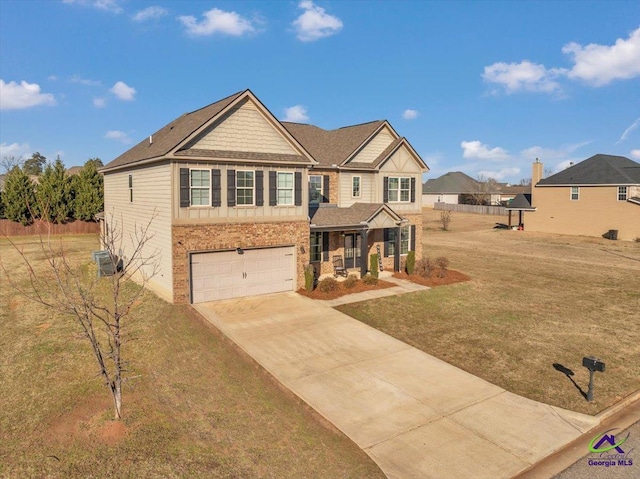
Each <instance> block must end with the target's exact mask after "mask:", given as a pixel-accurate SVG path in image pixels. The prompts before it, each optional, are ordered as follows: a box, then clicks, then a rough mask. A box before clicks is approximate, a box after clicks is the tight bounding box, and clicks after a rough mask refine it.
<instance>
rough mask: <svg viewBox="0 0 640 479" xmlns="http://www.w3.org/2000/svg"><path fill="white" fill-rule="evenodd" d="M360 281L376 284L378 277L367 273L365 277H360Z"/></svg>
mask: <svg viewBox="0 0 640 479" xmlns="http://www.w3.org/2000/svg"><path fill="white" fill-rule="evenodd" d="M376 256H377V255H376ZM362 282H363V283H364V284H368V285H374V284H378V278H377V277H374V276H373V275H372V274H369V273H367V274H366V275H365V277H364V278H362Z"/></svg>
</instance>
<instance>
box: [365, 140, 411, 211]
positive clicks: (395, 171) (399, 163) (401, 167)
mask: <svg viewBox="0 0 640 479" xmlns="http://www.w3.org/2000/svg"><path fill="white" fill-rule="evenodd" d="M379 176H380V178H379V180H378V182H377V184H376V187H377V190H378V193H377V197H378V198H380V201H382V199H383V198H384V196H383V187H384V179H383V178H384V177H385V176H397V177H410V178H415V182H416V201H415V203H411V202H389V206H391V208H393V210H394V211H396V212H398V213H401V212H402V213H404V212H411V211H420V210H422V194H421V193H422V167H421V165H419V164H418V162H417V161H416V160H415V159H414V158H413V155H411V153H410V152H409V151H408V150H407V149H406V148H405V147H404V146H401V147H400V148H398V150H397V151H396V152H395V153H394V154H393V155H392V156H391V158H389V159H388V160H387V161H386V162H385V163H384V164H383V165H382V166H381V167H380V175H379Z"/></svg>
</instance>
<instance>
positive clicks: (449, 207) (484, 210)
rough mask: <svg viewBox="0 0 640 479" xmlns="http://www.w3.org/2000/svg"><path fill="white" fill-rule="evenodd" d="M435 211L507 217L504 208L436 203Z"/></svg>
mask: <svg viewBox="0 0 640 479" xmlns="http://www.w3.org/2000/svg"><path fill="white" fill-rule="evenodd" d="M433 209H434V210H441V211H458V212H460V213H477V214H481V215H506V214H507V210H506V208H505V207H504V206H482V205H454V204H452V203H434V204H433Z"/></svg>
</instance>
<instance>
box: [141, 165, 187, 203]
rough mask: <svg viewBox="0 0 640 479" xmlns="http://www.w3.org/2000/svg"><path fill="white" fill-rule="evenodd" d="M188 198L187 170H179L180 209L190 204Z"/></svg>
mask: <svg viewBox="0 0 640 479" xmlns="http://www.w3.org/2000/svg"><path fill="white" fill-rule="evenodd" d="M129 178H131V176H129ZM190 196H191V191H190V190H189V168H180V208H186V207H188V206H189V205H190V204H191V198H190Z"/></svg>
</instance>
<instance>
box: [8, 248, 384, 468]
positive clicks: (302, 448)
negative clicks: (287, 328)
mask: <svg viewBox="0 0 640 479" xmlns="http://www.w3.org/2000/svg"><path fill="white" fill-rule="evenodd" d="M20 241H21V243H22V244H24V247H25V249H26V251H27V252H28V254H29V255H30V256H31V257H36V256H37V255H38V254H39V253H38V249H37V239H34V238H26V239H21V240H20ZM97 243H98V242H97V237H96V236H75V237H67V238H65V245H68V251H69V253H70V254H72V255H74V256H75V257H76V258H77V259H79V260H82V261H84V260H87V261H88V260H89V259H90V257H89V252H90V251H91V250H95V249H97V246H98V244H97ZM0 255H1V258H2V261H3V263H4V264H5V265H6V266H7V267H8V269H9V270H10V271H11V272H12V275H14V276H13V277H14V278H21V276H20V275H21V274H22V272H21V270H20V268H19V267H18V265H19V261H18V258H17V255H16V254H15V253H14V252H13V251H12V250H11V247H10V246H9V245H8V243H7V242H6V240H0ZM0 326H1V327H2V335H0V349H1V350H2V352H3V354H2V355H0V377H2V381H0V397H2V400H3V414H2V415H1V416H0V476H2V477H65V478H67V477H111V476H116V475H117V476H122V477H345V478H346V477H354V478H355V477H383V475H382V473H381V472H380V470H379V468H378V467H377V466H376V465H375V463H373V461H372V460H371V459H370V458H369V457H368V456H367V455H366V454H365V453H364V452H363V451H361V450H360V449H359V448H358V447H356V446H355V445H354V444H353V443H352V442H351V441H350V440H349V439H348V438H347V437H346V436H344V435H343V434H342V433H340V432H339V431H337V430H335V428H333V427H332V426H330V425H329V424H327V423H326V422H325V421H324V420H323V419H322V418H320V417H319V416H318V415H317V414H316V413H315V412H313V411H311V410H310V409H308V408H307V407H306V406H305V405H304V404H303V403H302V402H301V401H300V400H299V399H298V398H296V397H295V396H293V395H292V394H290V393H289V392H288V391H286V390H284V389H283V388H282V387H280V386H279V385H278V384H277V382H276V381H275V380H274V379H273V378H271V377H270V376H269V375H268V374H266V373H265V372H264V371H263V370H262V368H260V367H259V366H258V365H256V364H255V363H254V362H253V361H252V360H250V359H249V358H247V357H246V355H244V353H242V352H241V351H239V350H238V349H237V348H236V347H235V346H234V345H233V344H231V343H230V342H229V341H228V340H226V339H225V338H224V337H223V335H222V334H221V333H219V332H218V330H217V329H215V328H214V327H213V326H211V325H210V324H209V323H207V322H205V321H204V320H203V319H202V318H201V317H200V316H199V315H198V314H197V313H196V312H195V311H194V310H193V309H192V308H190V307H189V306H176V305H171V304H168V303H166V302H164V301H162V300H160V299H159V298H157V297H156V296H155V295H153V294H151V293H147V294H145V295H144V297H143V299H142V302H141V303H140V305H139V307H138V309H137V310H136V312H135V314H134V315H133V316H132V318H131V321H129V322H128V323H127V325H126V334H127V339H128V342H127V343H126V344H125V345H124V347H123V353H124V354H125V355H126V359H128V360H130V361H131V373H130V375H131V376H132V377H134V376H135V378H134V379H132V380H131V381H130V382H128V383H127V384H126V385H125V389H124V408H123V411H124V420H123V422H122V425H118V424H115V423H113V421H111V416H112V405H111V403H110V400H109V397H108V395H107V391H106V390H104V386H103V385H102V383H101V380H100V378H99V377H96V373H97V367H96V366H95V365H94V362H95V359H94V358H93V356H92V355H91V352H90V351H89V349H88V343H87V342H86V340H84V339H83V338H82V335H81V334H80V333H79V331H78V330H77V328H76V326H75V324H74V323H73V322H71V321H69V319H67V318H65V317H63V316H60V315H55V314H51V312H50V311H48V310H45V309H43V308H41V307H40V306H38V305H35V304H33V303H31V302H29V301H27V300H25V299H23V298H22V297H20V296H17V294H15V293H14V292H13V291H12V290H11V289H10V288H9V286H8V285H7V282H6V278H5V277H4V276H2V277H0Z"/></svg>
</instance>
